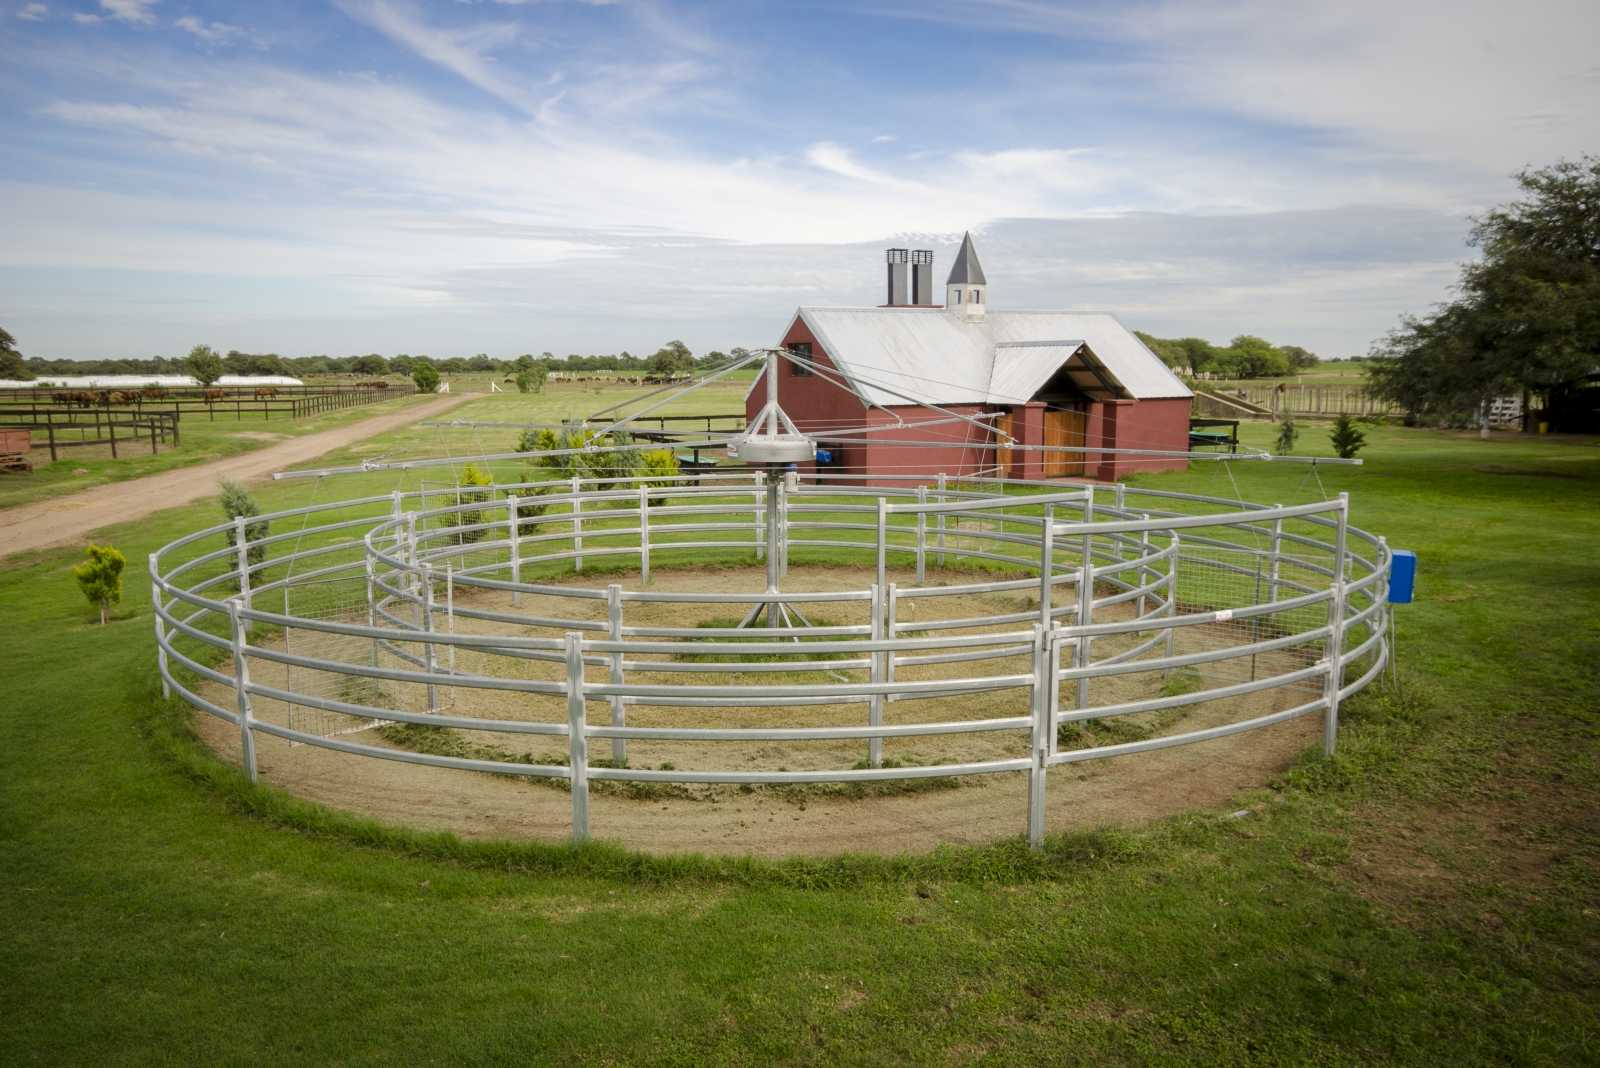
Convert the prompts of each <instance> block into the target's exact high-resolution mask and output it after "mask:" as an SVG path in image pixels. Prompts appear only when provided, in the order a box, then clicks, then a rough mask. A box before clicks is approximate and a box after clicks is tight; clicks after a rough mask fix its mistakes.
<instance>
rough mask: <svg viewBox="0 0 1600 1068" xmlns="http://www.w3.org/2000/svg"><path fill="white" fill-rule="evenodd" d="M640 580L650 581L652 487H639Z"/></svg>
mask: <svg viewBox="0 0 1600 1068" xmlns="http://www.w3.org/2000/svg"><path fill="white" fill-rule="evenodd" d="M639 581H640V582H649V581H650V487H648V486H640V487H639Z"/></svg>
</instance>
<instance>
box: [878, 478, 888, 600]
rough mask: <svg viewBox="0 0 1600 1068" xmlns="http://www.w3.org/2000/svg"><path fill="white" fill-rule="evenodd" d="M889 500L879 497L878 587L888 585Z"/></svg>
mask: <svg viewBox="0 0 1600 1068" xmlns="http://www.w3.org/2000/svg"><path fill="white" fill-rule="evenodd" d="M888 550H889V502H888V501H886V500H884V499H883V498H882V497H879V498H878V588H879V589H882V588H883V587H884V586H886V585H888V582H889V578H888Z"/></svg>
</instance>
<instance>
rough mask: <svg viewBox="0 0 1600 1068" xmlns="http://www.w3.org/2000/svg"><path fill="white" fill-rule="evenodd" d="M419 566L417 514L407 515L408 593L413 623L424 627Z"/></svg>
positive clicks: (408, 513) (409, 513) (415, 625)
mask: <svg viewBox="0 0 1600 1068" xmlns="http://www.w3.org/2000/svg"><path fill="white" fill-rule="evenodd" d="M418 570H419V568H418V566H417V513H415V512H407V513H406V592H407V593H409V594H410V595H411V623H412V625H413V626H414V627H419V628H420V627H421V626H422V604H421V601H420V598H421V579H420V577H419V576H418V574H417V572H418Z"/></svg>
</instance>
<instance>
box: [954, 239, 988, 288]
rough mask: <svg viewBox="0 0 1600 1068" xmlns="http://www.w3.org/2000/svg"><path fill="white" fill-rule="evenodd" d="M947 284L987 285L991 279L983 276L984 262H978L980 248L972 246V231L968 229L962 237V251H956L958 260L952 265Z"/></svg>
mask: <svg viewBox="0 0 1600 1068" xmlns="http://www.w3.org/2000/svg"><path fill="white" fill-rule="evenodd" d="M944 284H945V285H947V286H955V285H961V286H969V285H977V286H986V285H988V284H989V280H988V279H987V278H985V277H984V276H983V264H981V263H979V262H978V250H977V249H975V248H973V247H972V231H971V230H968V231H967V232H966V233H965V234H964V235H963V236H962V238H961V251H959V252H957V253H956V262H955V263H953V264H951V266H950V277H949V278H946V279H945V281H944Z"/></svg>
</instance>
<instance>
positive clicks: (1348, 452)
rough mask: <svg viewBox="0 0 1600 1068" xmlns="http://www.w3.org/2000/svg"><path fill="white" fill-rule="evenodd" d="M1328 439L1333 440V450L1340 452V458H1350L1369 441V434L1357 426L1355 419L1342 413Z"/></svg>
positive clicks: (1335, 421)
mask: <svg viewBox="0 0 1600 1068" xmlns="http://www.w3.org/2000/svg"><path fill="white" fill-rule="evenodd" d="M1328 440H1329V441H1331V442H1333V451H1334V452H1336V453H1338V454H1339V458H1340V459H1342V460H1348V459H1350V457H1352V456H1354V455H1355V454H1356V453H1358V452H1360V451H1361V447H1362V446H1363V445H1365V444H1366V443H1367V436H1366V435H1365V434H1363V433H1362V432H1361V431H1360V429H1358V428H1357V427H1356V422H1355V420H1354V419H1351V418H1350V417H1349V416H1348V415H1341V416H1340V417H1339V418H1338V419H1336V420H1334V423H1333V430H1332V431H1331V432H1330V433H1329V434H1328Z"/></svg>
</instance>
